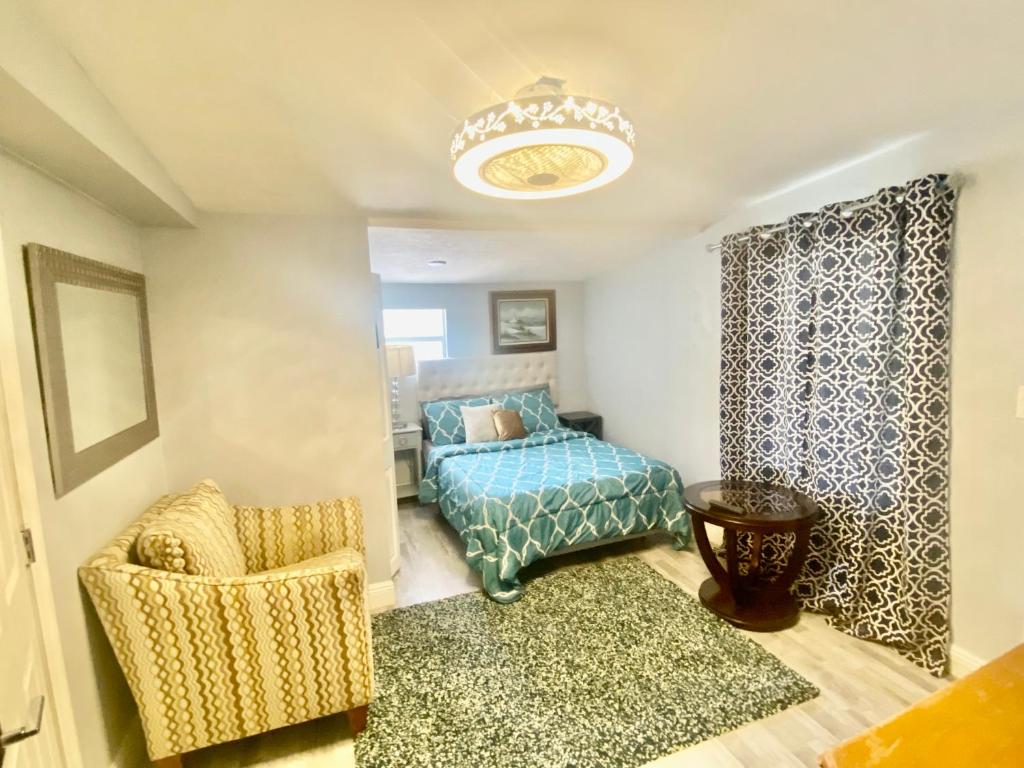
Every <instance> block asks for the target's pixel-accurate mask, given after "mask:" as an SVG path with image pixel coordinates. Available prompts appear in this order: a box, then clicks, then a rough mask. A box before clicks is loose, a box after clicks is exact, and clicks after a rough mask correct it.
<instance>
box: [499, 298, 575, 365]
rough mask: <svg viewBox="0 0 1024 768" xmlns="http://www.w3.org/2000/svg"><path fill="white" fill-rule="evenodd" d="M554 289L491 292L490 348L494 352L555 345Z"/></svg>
mask: <svg viewBox="0 0 1024 768" xmlns="http://www.w3.org/2000/svg"><path fill="white" fill-rule="evenodd" d="M557 342H558V335H557V326H556V322H555V292H554V291H491V350H492V351H493V352H494V354H496V355H504V354H509V353H515V352H550V351H552V350H554V349H557V347H558V343H557Z"/></svg>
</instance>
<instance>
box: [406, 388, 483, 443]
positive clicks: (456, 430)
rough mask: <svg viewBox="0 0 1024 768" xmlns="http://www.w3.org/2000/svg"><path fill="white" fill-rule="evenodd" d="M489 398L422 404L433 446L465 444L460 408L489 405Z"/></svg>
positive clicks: (464, 430)
mask: <svg viewBox="0 0 1024 768" xmlns="http://www.w3.org/2000/svg"><path fill="white" fill-rule="evenodd" d="M490 403H491V398H489V397H471V398H467V399H463V400H434V401H433V402H429V403H423V415H424V416H425V417H426V419H427V435H428V436H429V437H430V441H431V442H432V443H433V444H434V445H451V444H452V443H464V442H466V427H465V425H464V424H463V423H462V410H461V409H462V406H464V405H468V406H474V405H490Z"/></svg>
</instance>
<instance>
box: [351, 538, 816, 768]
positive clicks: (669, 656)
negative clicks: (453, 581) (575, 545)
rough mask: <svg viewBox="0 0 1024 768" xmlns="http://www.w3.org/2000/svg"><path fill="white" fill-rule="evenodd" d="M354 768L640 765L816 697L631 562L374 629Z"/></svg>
mask: <svg viewBox="0 0 1024 768" xmlns="http://www.w3.org/2000/svg"><path fill="white" fill-rule="evenodd" d="M373 646H374V648H373V656H374V663H375V666H376V676H377V693H376V698H375V699H374V701H373V703H372V704H371V705H370V716H369V722H368V724H367V727H366V730H365V731H363V733H362V734H361V735H360V736H359V737H358V738H357V739H356V743H355V751H356V764H357V765H358V766H360V768H414V767H418V766H422V767H424V768H425V767H427V766H430V768H534V767H535V768H557V767H559V766H577V767H580V768H582V767H584V766H587V767H589V766H615V767H616V768H631V767H632V766H640V765H643V764H645V763H648V762H650V761H652V760H655V759H657V758H659V757H662V756H664V755H667V754H670V753H672V752H675V751H677V750H679V749H682V748H683V747H686V746H688V745H691V744H696V743H697V742H699V741H703V740H704V739H707V738H710V737H711V736H715V735H717V734H720V733H723V732H724V731H728V730H731V729H733V728H736V727H737V726H740V725H743V724H744V723H748V722H750V721H752V720H757V719H759V718H762V717H765V716H767V715H771V714H773V713H775V712H779V711H781V710H783V709H786V708H787V707H790V706H792V705H794V704H798V703H800V702H803V701H807V700H809V699H812V698H814V697H815V696H817V695H818V690H817V689H816V688H815V687H814V686H813V685H811V684H810V683H809V682H807V681H806V680H804V679H803V678H802V677H800V676H799V675H798V674H796V673H795V672H794V671H793V670H791V669H790V668H789V667H787V666H785V665H784V664H783V663H782V662H781V661H779V660H778V659H777V658H775V657H774V656H772V655H771V654H770V653H768V652H767V651H766V650H764V648H762V647H761V646H760V645H758V644H757V643H755V642H753V641H751V640H748V639H747V638H746V637H744V636H743V635H742V634H740V633H739V632H737V631H736V630H735V629H733V628H732V627H731V626H729V625H728V624H727V623H725V622H723V621H721V620H720V619H718V618H717V617H715V616H714V615H713V614H712V613H710V612H709V611H708V610H706V609H705V608H704V607H703V606H701V604H700V603H699V602H698V601H697V600H695V599H694V598H692V597H690V596H689V595H688V594H686V593H685V592H683V590H681V589H680V588H679V587H677V586H676V585H675V584H673V583H672V582H670V581H668V580H667V579H665V578H663V577H662V576H661V575H660V574H658V573H657V572H656V571H654V570H653V569H651V568H650V567H649V566H647V565H646V564H645V563H643V562H641V561H640V560H638V559H636V558H632V557H630V558H621V559H615V560H607V561H604V562H599V563H593V564H587V565H580V566H574V567H569V568H565V569H562V570H558V571H555V572H553V573H550V574H548V575H545V576H542V577H539V578H536V579H534V580H532V581H530V583H529V584H528V586H527V589H526V594H525V596H524V597H523V599H522V600H520V601H519V602H517V603H512V604H510V605H501V604H499V603H495V602H493V601H492V600H490V599H488V598H487V597H486V596H484V595H483V594H482V593H474V594H468V595H459V596H458V597H452V598H448V599H446V600H440V601H438V602H435V603H424V604H422V605H415V606H412V607H409V608H401V609H398V610H394V611H391V612H389V613H384V614H381V615H378V616H376V617H375V618H374V619H373Z"/></svg>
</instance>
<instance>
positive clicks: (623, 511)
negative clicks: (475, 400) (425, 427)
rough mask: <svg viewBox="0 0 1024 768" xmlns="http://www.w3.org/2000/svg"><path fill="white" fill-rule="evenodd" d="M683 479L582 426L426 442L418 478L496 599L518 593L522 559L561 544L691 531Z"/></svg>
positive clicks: (681, 538) (679, 535) (423, 496)
mask: <svg viewBox="0 0 1024 768" xmlns="http://www.w3.org/2000/svg"><path fill="white" fill-rule="evenodd" d="M682 493H683V484H682V480H681V479H680V477H679V473H678V472H676V471H675V470H674V469H673V468H672V467H671V466H670V465H668V464H666V463H665V462H663V461H658V460H656V459H651V458H648V457H646V456H644V455H642V454H639V453H637V452H635V451H631V450H629V449H627V448H623V447H621V446H617V445H613V444H611V443H606V442H604V441H602V440H597V439H596V438H594V437H593V436H591V435H589V434H587V433H584V432H574V431H572V430H567V429H555V430H549V431H545V432H535V433H533V434H530V435H528V436H527V437H526V438H524V439H522V440H508V441H504V442H489V443H473V444H466V443H459V444H455V445H443V446H434V447H433V448H432V450H431V451H430V454H429V456H428V458H427V467H426V472H425V475H424V479H423V482H422V483H421V485H420V500H421V501H422V502H423V503H433V502H437V503H438V504H439V505H440V508H441V512H442V513H443V514H444V516H445V518H446V519H447V520H448V522H449V523H451V525H452V526H453V527H454V528H455V530H457V531H458V533H459V535H460V536H461V538H462V540H463V542H464V543H465V545H466V560H467V561H468V562H469V564H470V565H471V566H473V567H474V568H475V569H476V570H478V571H479V572H480V573H481V575H482V577H483V584H484V589H485V590H486V591H487V593H488V594H489V595H490V596H491V597H493V598H494V599H495V600H497V601H499V602H513V601H515V600H518V599H519V598H520V597H521V596H522V594H523V587H522V584H521V583H520V581H519V579H518V578H517V573H518V572H519V570H520V569H521V568H523V567H524V566H526V565H528V564H529V563H531V562H533V561H535V560H538V559H540V558H542V557H545V556H547V555H550V554H553V553H555V552H557V551H558V550H560V549H564V548H566V547H572V546H577V545H580V544H585V543H589V542H594V541H600V540H603V539H612V538H617V537H620V536H626V535H629V534H635V533H643V532H646V531H651V530H655V529H663V530H666V531H669V532H671V533H673V534H674V535H675V538H676V542H677V545H678V546H682V545H685V544H686V543H687V542H688V541H689V537H690V521H689V517H688V515H687V513H686V511H685V509H684V508H683V503H682Z"/></svg>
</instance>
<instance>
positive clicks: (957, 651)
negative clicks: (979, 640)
mask: <svg viewBox="0 0 1024 768" xmlns="http://www.w3.org/2000/svg"><path fill="white" fill-rule="evenodd" d="M987 663H988V662H987V661H986V660H985V659H983V658H981V657H980V656H975V655H974V654H973V653H971V652H970V651H968V650H966V649H964V648H961V647H960V646H959V645H954V646H953V647H952V648H950V649H949V673H950V674H951V675H952V676H953V677H963V676H964V675H969V674H970V673H971V672H973V671H974V670H976V669H978V668H979V667H983V666H985V664H987Z"/></svg>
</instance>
